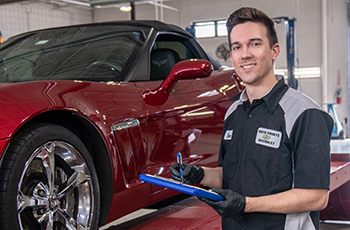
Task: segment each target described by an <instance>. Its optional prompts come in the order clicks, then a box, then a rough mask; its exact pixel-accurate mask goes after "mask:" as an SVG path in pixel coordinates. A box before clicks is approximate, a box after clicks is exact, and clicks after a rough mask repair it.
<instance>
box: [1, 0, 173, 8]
mask: <svg viewBox="0 0 350 230" xmlns="http://www.w3.org/2000/svg"><path fill="white" fill-rule="evenodd" d="M164 1H171V0H162V1H159V0H148V1H146V0H39V1H34V0H0V5H1V4H10V3H23V4H24V3H38V2H42V3H48V4H54V5H56V6H57V7H66V6H78V7H87V8H104V7H120V6H122V5H124V4H129V2H134V4H153V5H157V6H165V5H163V2H164Z"/></svg>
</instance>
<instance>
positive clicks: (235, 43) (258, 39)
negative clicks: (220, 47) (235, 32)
mask: <svg viewBox="0 0 350 230" xmlns="http://www.w3.org/2000/svg"><path fill="white" fill-rule="evenodd" d="M256 41H260V42H261V41H262V39H261V38H251V39H249V42H256ZM238 44H241V42H239V41H236V42H232V43H231V46H233V45H238Z"/></svg>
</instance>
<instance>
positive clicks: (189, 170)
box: [169, 163, 204, 184]
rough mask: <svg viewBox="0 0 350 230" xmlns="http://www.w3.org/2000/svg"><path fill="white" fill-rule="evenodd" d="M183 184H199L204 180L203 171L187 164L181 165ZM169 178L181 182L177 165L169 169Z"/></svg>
mask: <svg viewBox="0 0 350 230" xmlns="http://www.w3.org/2000/svg"><path fill="white" fill-rule="evenodd" d="M181 168H182V170H183V172H182V175H183V183H185V184H199V183H200V182H201V181H202V180H203V178H204V170H203V168H201V167H197V166H194V165H189V164H182V167H181ZM169 171H170V173H171V177H172V178H173V179H174V180H177V181H181V175H180V166H179V163H176V164H173V165H172V166H170V169H169Z"/></svg>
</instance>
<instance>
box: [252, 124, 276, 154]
mask: <svg viewBox="0 0 350 230" xmlns="http://www.w3.org/2000/svg"><path fill="white" fill-rule="evenodd" d="M281 139H282V133H281V132H280V131H276V130H272V129H266V128H262V127H260V128H259V129H258V132H257V133H256V138H255V143H256V144H258V145H264V146H267V147H271V148H275V149H278V148H279V147H280V143H281Z"/></svg>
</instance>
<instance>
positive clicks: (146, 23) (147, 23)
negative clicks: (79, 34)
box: [8, 20, 191, 40]
mask: <svg viewBox="0 0 350 230" xmlns="http://www.w3.org/2000/svg"><path fill="white" fill-rule="evenodd" d="M113 25H115V26H125V27H130V28H132V27H133V28H135V29H136V28H154V29H156V30H157V31H165V32H176V33H180V34H183V35H187V36H189V35H190V33H188V32H187V31H185V30H183V29H182V28H180V27H178V26H175V25H172V24H166V23H163V22H160V21H156V20H128V21H127V20H125V21H110V22H97V23H87V24H77V25H69V26H60V27H50V28H46V29H40V30H33V31H28V32H25V33H21V34H18V35H14V36H12V37H10V38H9V39H8V40H12V39H18V38H21V37H23V36H24V37H25V36H28V35H30V34H32V33H37V32H39V31H45V30H54V29H64V28H74V27H95V26H113ZM190 36H191V35H190Z"/></svg>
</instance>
